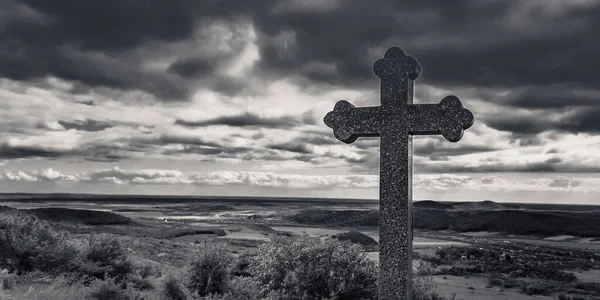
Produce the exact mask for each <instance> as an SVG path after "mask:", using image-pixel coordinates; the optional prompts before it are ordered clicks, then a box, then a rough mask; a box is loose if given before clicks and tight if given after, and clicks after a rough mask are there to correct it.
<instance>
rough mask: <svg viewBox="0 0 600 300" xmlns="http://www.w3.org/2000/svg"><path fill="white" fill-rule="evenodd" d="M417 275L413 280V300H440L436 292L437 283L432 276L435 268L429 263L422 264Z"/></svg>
mask: <svg viewBox="0 0 600 300" xmlns="http://www.w3.org/2000/svg"><path fill="white" fill-rule="evenodd" d="M416 273H417V274H416V275H417V276H416V277H414V278H413V289H412V295H413V300H434V299H440V297H439V296H438V295H437V293H436V291H435V282H434V281H433V276H432V275H433V267H432V266H431V265H430V264H429V263H427V262H422V263H421V264H420V265H419V266H418V268H417V272H416Z"/></svg>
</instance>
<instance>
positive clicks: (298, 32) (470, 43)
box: [254, 1, 600, 87]
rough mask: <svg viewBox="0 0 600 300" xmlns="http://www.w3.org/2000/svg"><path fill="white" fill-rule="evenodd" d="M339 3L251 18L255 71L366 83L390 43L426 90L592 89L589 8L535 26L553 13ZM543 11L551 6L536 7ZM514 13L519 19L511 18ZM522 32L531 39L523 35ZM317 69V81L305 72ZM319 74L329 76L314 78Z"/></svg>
mask: <svg viewBox="0 0 600 300" xmlns="http://www.w3.org/2000/svg"><path fill="white" fill-rule="evenodd" d="M340 3H341V5H340V7H338V8H337V9H333V10H328V11H325V12H321V13H318V14H317V13H314V12H313V11H293V12H276V11H272V12H271V14H270V15H269V17H263V18H256V19H255V20H254V22H255V25H256V26H257V28H258V29H259V30H260V32H262V33H263V34H264V35H263V36H262V40H261V45H260V46H261V52H262V57H263V60H262V61H261V64H262V66H263V67H265V68H267V69H277V70H280V71H282V72H288V71H290V72H296V71H297V70H301V72H304V73H305V75H307V76H309V77H311V76H314V77H315V78H314V79H315V80H319V81H322V80H326V81H328V82H331V83H342V84H344V83H345V84H354V83H360V82H362V81H364V80H369V79H372V78H373V71H372V64H373V59H374V58H376V57H381V56H382V55H383V53H373V51H372V49H374V48H375V47H380V50H379V51H382V50H385V49H386V48H387V47H389V46H391V45H394V44H396V45H399V46H401V47H403V48H405V50H407V51H408V52H409V54H411V55H413V56H415V57H416V58H417V59H418V60H419V61H420V63H421V64H422V66H423V69H424V73H423V76H422V79H421V80H422V81H424V82H426V83H433V84H442V85H480V86H508V87H511V86H520V85H522V84H524V83H529V84H540V85H546V84H556V83H569V82H577V83H582V82H583V83H588V84H591V85H593V86H598V82H600V81H599V80H598V79H600V71H599V70H600V68H599V67H600V66H599V65H598V64H599V63H600V60H599V59H598V58H600V54H599V53H598V51H597V50H598V49H599V47H598V46H599V44H600V39H599V38H598V36H597V35H596V32H597V30H594V29H597V28H600V26H599V24H600V21H599V20H598V19H597V18H594V16H595V15H597V14H598V12H599V11H600V7H599V5H595V6H593V7H582V8H574V9H572V10H567V9H566V8H564V9H563V8H560V7H559V8H556V10H562V11H563V12H561V13H560V14H559V15H558V16H548V17H546V18H542V17H544V16H545V15H548V14H551V13H552V11H556V10H552V9H549V10H546V11H544V10H543V8H542V7H541V6H540V7H537V8H536V7H534V8H533V9H532V10H531V11H529V12H527V11H526V10H525V7H519V6H518V5H519V4H520V3H522V2H516V1H494V2H490V1H488V2H484V1H481V2H477V1H452V2H449V1H420V2H418V3H414V2H400V1H396V2H385V3H377V5H373V3H372V2H369V1H352V2H351V3H350V2H340ZM536 3H538V4H543V3H541V2H536ZM534 4H535V3H534ZM551 5H560V4H557V3H546V7H548V6H551ZM531 6H535V5H531ZM518 13H521V14H522V16H521V17H518V18H517V17H514V18H513V19H511V17H513V16H517V14H518ZM332 20H337V21H335V22H332ZM529 20H531V21H529ZM532 31H533V32H535V31H538V32H539V34H530V35H526V34H527V33H528V32H532ZM378 49H379V48H378ZM318 66H321V69H322V70H321V71H320V72H313V73H311V72H310V70H311V69H314V68H315V67H318ZM326 66H330V69H331V72H323V70H326V69H327V68H328V67H326Z"/></svg>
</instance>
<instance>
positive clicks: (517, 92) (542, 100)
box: [493, 84, 600, 109]
mask: <svg viewBox="0 0 600 300" xmlns="http://www.w3.org/2000/svg"><path fill="white" fill-rule="evenodd" d="M493 100H497V101H498V102H499V103H502V104H507V105H510V106H515V107H522V108H530V109H540V108H561V107H569V106H589V105H600V90H594V89H589V88H586V87H585V86H578V85H566V84H557V85H550V86H535V87H524V88H515V89H513V90H511V91H510V92H509V93H508V94H507V95H505V96H503V97H498V99H493Z"/></svg>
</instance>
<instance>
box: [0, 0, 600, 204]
mask: <svg viewBox="0 0 600 300" xmlns="http://www.w3.org/2000/svg"><path fill="white" fill-rule="evenodd" d="M599 14H600V1H588V0H571V1H564V0H527V1H508V0H507V1H497V0H490V1H478V0H473V1H458V0H457V1H446V0H444V1H414V2H411V1H407V2H402V3H400V1H376V3H375V2H373V1H368V0H347V1H342V0H281V1H274V0H256V1H244V0H239V1H237V0H203V1H195V0H171V1H160V0H152V1H150V0H149V1H134V0H102V1H100V0H98V1H96V0H89V1H80V0H53V1H48V0H0V128H1V129H0V190H1V191H2V192H86V193H135V194H197V195H264V196H278V195H279V196H301V197H345V198H357V197H358V198H371V199H376V198H377V197H378V181H379V179H378V164H379V141H378V139H376V138H361V139H359V140H358V141H357V142H355V143H353V144H351V145H346V144H344V143H342V142H339V141H337V140H336V139H334V138H333V134H332V132H331V129H330V128H328V127H326V126H325V125H324V124H323V121H322V119H323V116H324V115H325V114H326V113H327V112H328V111H330V110H331V109H332V108H333V106H334V104H335V103H336V102H337V101H338V100H340V99H345V100H348V101H349V102H351V103H353V104H354V105H356V106H371V105H378V104H379V95H378V91H379V90H378V89H379V82H378V78H377V77H375V75H374V73H373V69H372V67H373V63H374V62H375V61H376V60H377V59H379V58H380V57H382V56H383V54H384V52H385V50H386V49H388V48H389V47H391V46H399V47H401V48H403V49H404V50H405V51H406V52H407V53H408V54H409V55H411V56H413V57H415V58H416V59H417V60H418V61H419V63H420V64H421V66H422V68H423V71H422V73H421V76H420V77H419V78H418V79H417V81H416V82H415V102H416V103H437V102H439V100H440V99H442V98H443V97H444V96H446V95H450V94H454V95H456V96H458V97H459V98H460V99H461V100H462V102H463V103H464V105H465V106H466V107H467V108H469V109H470V110H471V111H472V112H473V113H474V115H475V118H476V121H475V124H474V125H473V127H472V128H470V129H469V130H467V131H466V132H465V135H464V136H463V139H462V140H461V141H459V142H458V143H450V142H447V141H445V140H444V139H443V138H442V137H441V136H426V137H415V140H414V148H415V151H414V153H415V156H414V169H415V177H414V198H415V199H439V200H483V199H492V200H497V201H512V202H518V201H523V202H567V203H598V202H599V201H598V200H600V197H599V196H600V173H599V172H600V35H598V32H599V31H600V19H599V18H597V16H598V15H599Z"/></svg>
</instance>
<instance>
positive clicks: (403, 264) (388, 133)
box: [324, 47, 474, 300]
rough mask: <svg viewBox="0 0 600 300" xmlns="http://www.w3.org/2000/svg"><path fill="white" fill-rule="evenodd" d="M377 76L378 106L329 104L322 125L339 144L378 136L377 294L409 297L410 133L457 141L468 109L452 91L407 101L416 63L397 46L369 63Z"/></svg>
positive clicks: (468, 121)
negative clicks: (433, 99) (435, 98)
mask: <svg viewBox="0 0 600 300" xmlns="http://www.w3.org/2000/svg"><path fill="white" fill-rule="evenodd" d="M373 70H374V71H375V74H376V75H377V77H379V78H380V79H381V106H374V107H359V108H357V107H355V106H354V105H352V104H350V103H349V102H348V101H346V100H340V101H338V102H337V103H336V104H335V107H334V109H333V111H331V112H329V113H327V115H326V116H325V119H324V121H325V124H326V125H327V126H329V127H331V128H332V129H333V134H334V136H335V137H336V138H337V139H339V140H341V141H342V142H344V143H348V144H349V143H352V142H354V141H356V139H357V138H358V137H369V136H371V137H373V136H379V137H381V142H380V155H381V158H380V179H379V180H380V183H379V197H380V203H379V266H380V271H379V299H380V300H392V299H394V300H396V299H412V294H411V293H412V291H411V286H412V136H411V135H428V134H441V135H442V136H444V137H445V138H446V139H447V140H449V141H451V142H457V141H458V140H460V138H461V137H462V135H463V131H464V129H467V128H469V127H471V126H472V125H473V122H474V118H473V114H472V113H471V112H470V111H469V110H467V109H465V108H463V105H462V103H461V102H460V100H459V99H458V98H457V97H455V96H447V97H444V98H443V99H442V100H441V101H440V103H439V104H412V103H413V80H415V79H417V77H418V76H419V74H420V72H421V66H419V63H418V62H417V61H416V60H415V59H414V58H412V57H410V56H407V55H405V54H404V51H402V49H400V48H398V47H392V48H390V49H388V50H387V51H386V52H385V55H384V57H383V58H382V59H379V60H377V62H375V64H374V66H373Z"/></svg>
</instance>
